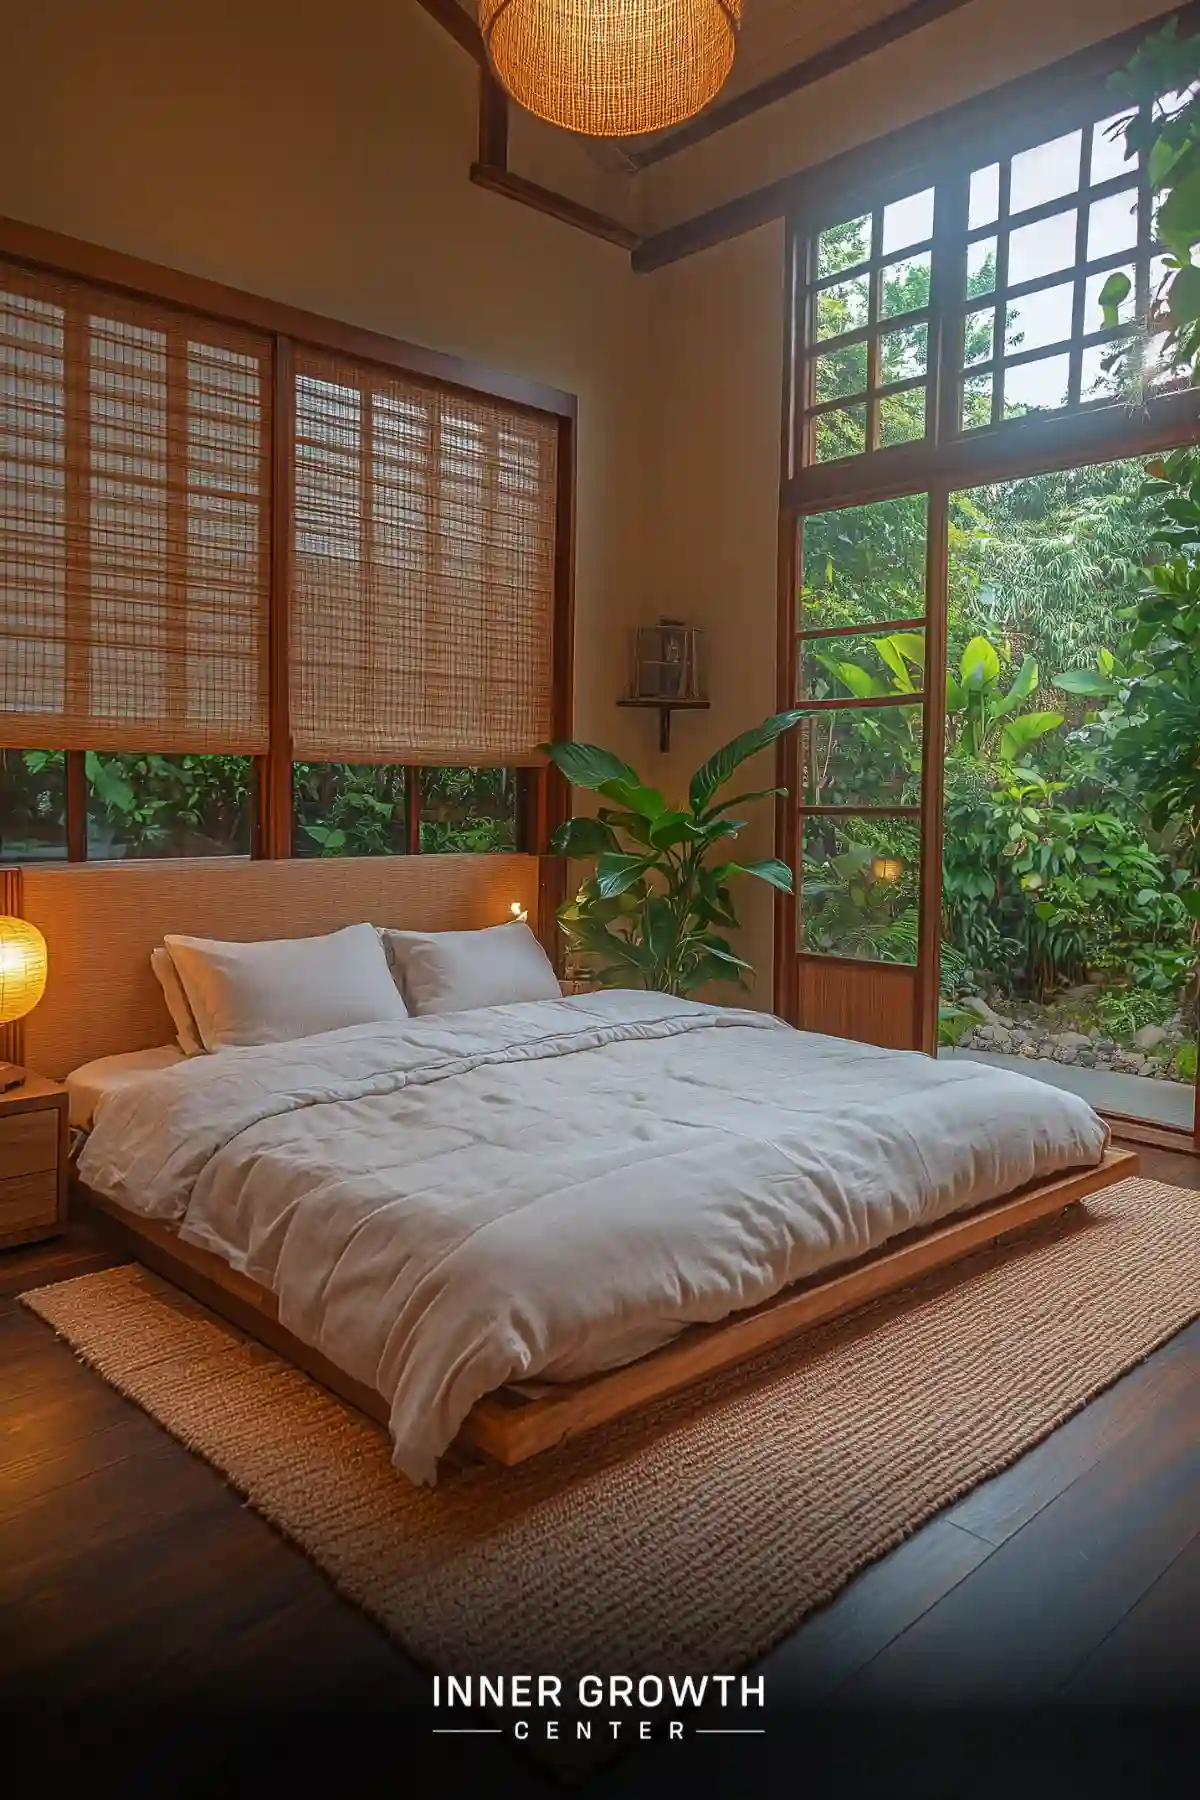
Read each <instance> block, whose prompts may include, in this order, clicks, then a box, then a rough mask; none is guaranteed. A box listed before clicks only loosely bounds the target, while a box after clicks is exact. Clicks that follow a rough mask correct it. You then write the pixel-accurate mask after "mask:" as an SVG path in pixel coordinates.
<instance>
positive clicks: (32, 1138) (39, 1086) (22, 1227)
mask: <svg viewBox="0 0 1200 1800" xmlns="http://www.w3.org/2000/svg"><path fill="white" fill-rule="evenodd" d="M66 1226H67V1090H66V1088H65V1087H62V1086H61V1085H60V1084H59V1083H58V1082H57V1081H46V1080H44V1079H43V1078H42V1076H40V1075H28V1076H27V1077H26V1078H25V1081H24V1083H23V1084H22V1085H21V1086H20V1087H18V1088H10V1089H9V1091H8V1092H7V1093H6V1094H0V1250H6V1249H8V1248H10V1247H11V1246H12V1245H13V1244H32V1243H36V1242H37V1240H38V1239H39V1238H48V1237H57V1235H58V1234H59V1232H62V1231H65V1230H66Z"/></svg>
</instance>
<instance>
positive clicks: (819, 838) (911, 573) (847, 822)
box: [793, 494, 936, 1049]
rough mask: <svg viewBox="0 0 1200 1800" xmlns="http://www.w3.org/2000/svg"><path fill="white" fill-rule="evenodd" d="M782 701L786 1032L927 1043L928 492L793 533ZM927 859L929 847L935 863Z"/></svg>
mask: <svg viewBox="0 0 1200 1800" xmlns="http://www.w3.org/2000/svg"><path fill="white" fill-rule="evenodd" d="M798 552H799V557H798V561H799V582H798V592H797V608H796V634H795V659H794V670H793V681H794V700H795V704H796V705H798V706H807V707H810V708H811V709H812V710H811V713H810V715H809V717H808V718H807V719H805V720H804V722H803V723H802V725H801V726H800V729H799V732H798V733H797V745H796V755H795V768H794V789H793V791H794V793H795V795H796V815H795V844H794V864H795V867H796V871H797V875H798V882H797V887H798V899H797V911H796V919H795V932H796V937H795V951H796V956H795V961H796V991H795V995H794V1011H795V1016H796V1018H797V1022H798V1023H799V1024H801V1025H802V1026H804V1027H805V1028H806V1029H808V1030H813V1031H826V1032H830V1033H833V1034H835V1035H838V1036H844V1037H854V1038H860V1039H863V1040H864V1041H867V1042H870V1043H877V1044H882V1045H886V1046H890V1047H892V1048H897V1049H911V1048H916V1047H918V1046H919V1045H920V1044H921V1043H922V1041H923V1038H924V1035H925V1033H924V1029H923V1023H922V1013H923V1007H922V996H923V991H924V989H925V987H926V986H927V982H925V981H924V980H922V978H921V976H920V971H921V969H922V967H923V965H924V964H926V963H928V962H929V960H930V956H933V957H936V934H935V937H934V942H933V944H932V945H930V944H926V943H925V942H924V938H925V936H926V935H927V934H926V933H925V932H924V931H923V925H922V919H923V899H925V898H926V897H927V896H926V895H925V892H924V890H925V883H926V879H927V877H929V876H932V875H935V873H936V872H935V871H930V870H929V869H928V866H927V865H928V856H927V845H926V839H925V830H924V827H923V811H922V799H923V791H924V787H925V759H924V745H925V741H926V735H927V720H926V700H927V694H926V686H927V684H926V679H925V671H926V662H927V658H928V656H929V653H930V643H929V633H928V631H927V607H926V595H927V591H928V573H929V556H930V503H929V496H928V495H927V494H908V495H902V496H900V497H898V498H895V499H888V500H881V501H875V502H873V503H871V504H869V505H866V506H855V507H845V508H841V509H837V510H831V511H826V512H820V513H811V514H809V515H808V516H807V517H805V518H803V519H802V520H801V521H800V524H799V544H798ZM934 854H935V855H936V850H935V851H934Z"/></svg>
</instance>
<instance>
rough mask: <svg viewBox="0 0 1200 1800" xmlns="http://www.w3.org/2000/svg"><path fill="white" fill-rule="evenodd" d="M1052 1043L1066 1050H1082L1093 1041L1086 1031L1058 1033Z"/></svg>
mask: <svg viewBox="0 0 1200 1800" xmlns="http://www.w3.org/2000/svg"><path fill="white" fill-rule="evenodd" d="M1050 1041H1051V1043H1053V1044H1058V1045H1060V1047H1061V1048H1062V1049H1064V1050H1068V1049H1069V1050H1082V1049H1083V1047H1084V1045H1085V1044H1090V1043H1091V1041H1092V1040H1091V1038H1090V1037H1088V1035H1087V1033H1086V1032H1085V1031H1056V1032H1055V1034H1054V1036H1053V1037H1052V1038H1051V1040H1050Z"/></svg>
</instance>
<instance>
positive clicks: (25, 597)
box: [0, 260, 271, 755]
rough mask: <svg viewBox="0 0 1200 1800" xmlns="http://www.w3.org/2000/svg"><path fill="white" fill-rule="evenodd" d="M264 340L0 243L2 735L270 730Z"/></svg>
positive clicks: (93, 746) (56, 741)
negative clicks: (111, 288) (21, 256)
mask: <svg viewBox="0 0 1200 1800" xmlns="http://www.w3.org/2000/svg"><path fill="white" fill-rule="evenodd" d="M270 382H271V362H270V342H269V340H268V339H266V338H263V337H259V336H257V335H255V334H253V333H250V332H246V331H241V330H239V329H237V328H236V327H232V326H228V327H227V326H224V325H219V324H213V323H211V322H210V321H208V320H205V319H201V318H197V317H193V316H192V315H190V314H188V313H186V312H176V311H173V310H172V309H170V308H168V307H159V306H155V305H154V304H152V303H150V302H144V301H140V300H135V299H130V298H126V297H124V296H119V295H115V294H110V293H108V292H107V291H105V290H104V289H101V288H96V287H92V286H91V285H89V284H87V283H84V282H75V281H70V280H65V279H59V278H58V277H55V276H53V275H46V274H42V273H32V272H30V271H28V270H25V269H22V268H20V267H18V266H16V265H10V264H7V263H5V262H4V261H2V260H0V397H2V405H0V461H2V463H3V482H2V484H0V744H11V745H39V746H47V747H54V748H61V749H67V750H83V749H87V750H131V751H158V752H161V753H163V754H172V753H180V752H195V753H204V752H223V753H230V754H246V755H253V754H258V753H260V752H263V751H265V750H266V747H267V611H268V591H269V576H270V564H269V545H270V533H269V518H268V510H267V509H268V506H269V501H270V466H271V465H270V441H269V431H270V395H271V388H270Z"/></svg>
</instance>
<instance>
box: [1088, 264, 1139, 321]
mask: <svg viewBox="0 0 1200 1800" xmlns="http://www.w3.org/2000/svg"><path fill="white" fill-rule="evenodd" d="M1132 292H1133V283H1132V281H1131V280H1130V279H1129V277H1128V275H1124V274H1122V272H1121V271H1120V269H1118V270H1117V271H1116V272H1115V273H1114V274H1112V275H1110V276H1109V278H1108V280H1107V281H1106V282H1105V283H1104V286H1103V287H1102V288H1101V289H1100V317H1101V319H1102V321H1103V323H1104V324H1105V325H1106V326H1107V327H1108V329H1109V330H1110V331H1112V330H1114V329H1115V328H1116V326H1118V325H1119V324H1120V323H1121V308H1122V306H1123V305H1124V304H1125V302H1126V300H1128V298H1129V296H1130V294H1132ZM1084 329H1085V330H1087V331H1092V330H1094V329H1095V326H1094V321H1093V320H1091V319H1088V320H1086V321H1085V324H1084Z"/></svg>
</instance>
